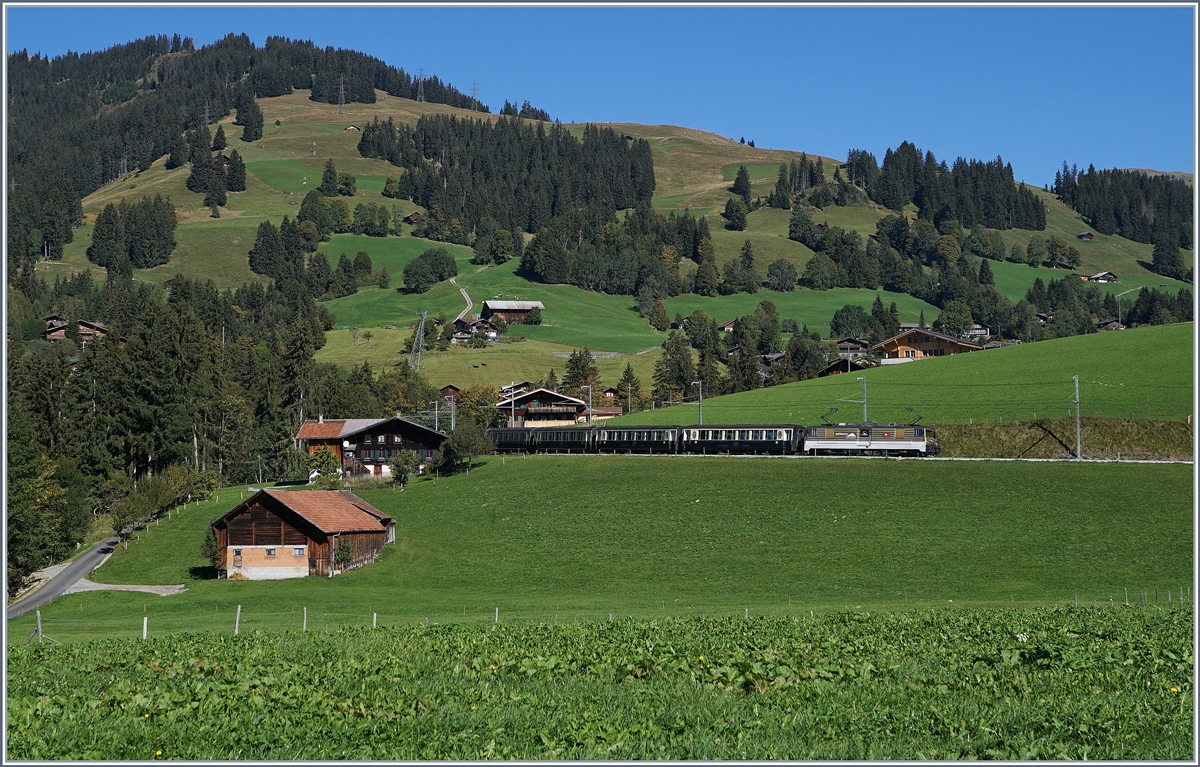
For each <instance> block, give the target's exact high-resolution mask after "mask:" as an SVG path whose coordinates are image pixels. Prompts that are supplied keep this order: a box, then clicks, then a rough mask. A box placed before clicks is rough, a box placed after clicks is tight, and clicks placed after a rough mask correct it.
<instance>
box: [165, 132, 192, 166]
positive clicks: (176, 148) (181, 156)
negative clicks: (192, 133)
mask: <svg viewBox="0 0 1200 767" xmlns="http://www.w3.org/2000/svg"><path fill="white" fill-rule="evenodd" d="M187 161H188V145H187V142H186V141H184V139H183V136H182V135H176V136H175V138H173V139H172V140H171V156H170V157H168V158H167V170H175V169H176V168H182V167H183V166H184V165H186V164H187Z"/></svg>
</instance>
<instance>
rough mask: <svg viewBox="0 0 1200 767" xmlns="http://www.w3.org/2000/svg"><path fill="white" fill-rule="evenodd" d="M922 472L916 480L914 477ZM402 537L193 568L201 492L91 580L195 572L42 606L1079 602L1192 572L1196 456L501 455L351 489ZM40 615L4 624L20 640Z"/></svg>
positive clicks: (250, 621) (294, 615) (313, 617)
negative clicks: (296, 557) (260, 574)
mask: <svg viewBox="0 0 1200 767" xmlns="http://www.w3.org/2000/svg"><path fill="white" fill-rule="evenodd" d="M916 488H920V491H919V492H915V491H914V489H916ZM359 493H360V495H362V497H363V498H365V499H366V500H368V501H369V502H370V503H373V504H375V505H376V506H378V507H379V508H381V509H383V510H384V511H386V512H388V513H389V514H392V515H393V516H394V517H395V518H396V520H397V528H396V541H397V542H396V544H395V545H394V546H388V547H387V548H386V549H385V550H384V554H383V556H382V558H381V559H380V560H379V561H378V562H376V563H374V564H373V565H371V566H369V567H364V568H362V569H359V570H354V571H352V572H350V573H348V574H346V575H343V576H338V577H337V578H334V579H318V578H301V579H294V580H289V581H279V582H259V581H243V582H237V581H216V580H197V578H198V577H199V576H201V575H202V574H203V573H204V572H205V569H204V565H205V562H204V559H203V557H201V556H200V544H201V541H202V539H203V536H204V529H205V526H206V524H207V523H208V521H209V520H210V519H212V518H213V517H214V516H216V515H217V514H218V513H220V512H222V511H224V510H227V509H229V508H231V507H232V506H233V505H234V504H235V503H237V501H238V500H239V498H240V495H239V494H238V493H237V492H236V491H231V490H228V489H226V490H222V491H221V493H220V498H221V501H220V502H215V501H214V502H209V503H205V504H198V505H193V506H191V507H189V508H188V510H186V511H185V512H183V514H182V515H177V516H175V518H174V519H173V520H171V521H170V522H167V521H163V522H162V525H161V526H160V527H155V526H151V527H149V528H147V529H146V530H143V531H142V532H141V534H140V535H141V540H140V542H135V543H132V544H131V545H130V547H129V550H128V551H126V550H124V549H118V550H117V551H116V552H115V554H114V555H113V557H112V558H111V559H110V560H109V561H108V562H107V563H106V564H105V565H104V566H103V567H101V568H100V569H99V570H97V571H96V572H95V573H94V575H93V577H94V578H95V579H96V580H98V581H104V582H111V583H163V584H170V583H185V584H187V591H185V592H183V593H182V594H179V595H176V596H171V597H157V596H152V595H147V594H139V593H128V592H91V593H84V594H77V595H71V596H68V597H64V598H61V599H58V600H56V601H55V602H53V603H52V604H51V605H49V606H47V607H45V608H43V610H42V618H43V623H44V626H45V627H46V631H47V633H49V634H50V635H51V636H54V637H55V638H56V639H60V640H67V639H72V638H83V637H89V636H125V637H129V636H134V635H136V633H137V632H139V631H140V629H141V623H142V621H141V618H142V616H143V614H145V615H148V616H149V619H150V627H151V630H152V631H156V632H160V633H161V632H167V631H181V630H221V631H227V630H228V629H229V628H230V626H231V623H232V619H233V612H234V608H235V607H236V606H237V605H238V604H241V605H242V606H243V608H242V609H243V612H242V621H243V622H242V630H243V631H251V630H253V629H256V628H263V629H280V628H289V627H296V626H298V624H299V621H300V612H301V608H302V607H304V606H306V605H307V606H308V608H309V627H310V628H316V627H322V626H330V625H337V624H344V623H350V624H353V625H363V624H364V622H365V623H366V624H367V625H369V624H370V619H371V618H370V616H371V613H373V612H375V613H378V614H379V620H380V621H381V625H395V624H397V623H400V622H411V621H414V620H419V619H421V618H423V617H424V616H430V617H431V619H432V620H436V621H452V620H453V621H484V620H491V619H492V617H493V615H494V610H495V609H496V608H499V609H500V614H501V617H502V618H504V619H509V620H511V619H517V618H522V617H524V618H531V617H539V618H543V619H547V620H549V619H552V616H553V615H554V614H556V613H557V614H559V615H560V616H561V617H562V619H565V620H571V619H575V618H597V617H600V616H606V615H607V614H608V613H614V614H616V615H637V616H644V617H662V616H665V615H670V616H675V617H679V616H688V615H700V614H709V615H712V614H725V615H728V614H732V613H737V614H741V613H742V611H743V610H744V609H747V608H748V609H749V610H750V611H751V613H752V614H755V615H764V614H779V615H801V614H805V615H806V614H807V613H808V611H809V610H810V609H811V610H814V611H821V610H830V609H843V608H845V607H846V606H850V607H854V606H861V607H864V608H871V609H874V608H883V607H887V608H897V609H903V608H904V606H905V605H907V606H909V607H914V606H920V605H924V606H935V605H936V606H944V605H947V604H949V603H948V601H947V600H953V603H954V604H955V605H956V606H964V605H968V604H976V605H998V604H1002V603H1006V604H1016V603H1022V602H1026V603H1039V604H1045V603H1048V602H1053V601H1062V600H1065V599H1070V598H1072V597H1074V596H1075V595H1078V596H1079V598H1080V600H1081V601H1087V602H1089V603H1090V601H1091V600H1092V599H1093V598H1096V599H1106V598H1107V597H1108V596H1110V595H1114V594H1116V595H1120V594H1121V593H1122V592H1121V589H1122V588H1124V587H1129V588H1130V589H1131V590H1146V589H1149V590H1151V591H1152V590H1153V589H1154V588H1155V587H1157V588H1159V589H1161V590H1164V591H1165V590H1166V589H1167V588H1176V587H1178V585H1179V584H1181V583H1187V582H1188V581H1189V580H1190V574H1191V572H1192V551H1191V540H1192V513H1191V509H1192V487H1191V468H1190V467H1187V466H1177V465H1133V464H1082V465H1080V464H1071V463H1056V464H1030V463H970V464H967V463H950V462H921V461H879V460H838V459H799V460H770V459H760V460H754V459H721V458H669V457H660V458H647V457H632V458H631V457H578V456H576V457H554V456H541V457H532V458H529V459H526V460H521V459H513V458H508V459H501V458H499V457H491V458H488V459H487V460H486V465H484V466H481V467H477V468H476V469H475V470H473V471H471V473H470V474H469V475H463V474H461V473H460V474H458V475H455V476H452V477H445V476H443V477H442V478H441V479H440V480H439V481H437V482H435V481H434V479H433V478H432V477H430V478H425V479H420V480H418V481H415V482H414V483H413V484H412V486H411V487H410V488H409V489H407V490H405V491H403V492H396V493H394V492H392V491H390V490H388V489H382V490H370V489H363V490H360V491H359ZM32 619H33V616H24V617H22V618H20V619H17V620H15V621H12V622H10V623H9V630H10V637H9V638H10V641H12V640H14V639H16V638H18V637H19V638H20V639H21V640H23V639H24V636H25V635H27V634H28V632H29V630H30V628H29V627H30V623H31V621H32Z"/></svg>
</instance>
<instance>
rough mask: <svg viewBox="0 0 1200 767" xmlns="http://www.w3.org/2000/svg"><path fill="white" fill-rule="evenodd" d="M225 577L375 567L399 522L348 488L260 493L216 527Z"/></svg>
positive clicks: (288, 575)
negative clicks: (375, 562)
mask: <svg viewBox="0 0 1200 767" xmlns="http://www.w3.org/2000/svg"><path fill="white" fill-rule="evenodd" d="M212 530H213V533H214V535H215V536H216V539H217V545H218V546H219V547H220V549H221V561H222V563H223V564H224V568H225V569H224V573H223V575H224V577H229V576H234V575H240V576H242V577H244V578H247V579H249V580H252V581H266V580H280V579H283V578H303V577H306V576H309V575H318V576H322V577H326V578H332V577H333V576H335V575H338V574H340V573H344V572H346V571H347V570H353V569H354V568H356V567H362V566H363V565H369V564H371V563H372V562H374V561H375V559H376V557H378V556H379V552H380V551H382V550H383V547H384V546H385V545H387V544H389V543H393V542H395V540H396V521H395V520H394V519H392V518H391V517H389V516H388V515H387V514H384V513H383V512H382V511H380V510H379V509H377V508H375V507H374V506H372V505H371V504H369V503H367V502H366V501H364V500H363V499H361V498H359V497H358V496H356V495H353V494H352V493H350V492H348V491H343V490H277V489H273V488H272V489H269V490H260V491H258V492H257V493H255V494H254V495H252V496H250V497H249V498H247V499H246V500H245V501H242V502H241V503H240V504H238V505H237V506H235V507H234V508H233V509H232V510H230V511H229V512H228V513H226V514H224V515H222V516H221V517H219V518H218V519H217V520H216V521H214V522H213V523H212Z"/></svg>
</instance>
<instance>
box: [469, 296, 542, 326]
mask: <svg viewBox="0 0 1200 767" xmlns="http://www.w3.org/2000/svg"><path fill="white" fill-rule="evenodd" d="M534 309H537V310H538V311H539V312H544V311H545V310H546V307H545V306H544V305H542V302H541V301H495V300H492V301H484V302H483V310H482V311H481V313H480V316H481V317H483V319H485V320H486V319H488V318H489V317H503V318H504V321H505V322H524V321H525V318H526V317H528V316H529V313H530V312H531V311H533V310H534Z"/></svg>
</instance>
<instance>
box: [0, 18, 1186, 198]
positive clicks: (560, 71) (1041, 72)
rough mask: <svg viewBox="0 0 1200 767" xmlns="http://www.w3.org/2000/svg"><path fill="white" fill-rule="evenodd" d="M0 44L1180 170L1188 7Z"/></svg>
mask: <svg viewBox="0 0 1200 767" xmlns="http://www.w3.org/2000/svg"><path fill="white" fill-rule="evenodd" d="M6 10H7V18H6V24H5V27H6V35H7V41H6V42H7V50H8V51H10V52H11V51H15V50H21V49H27V50H28V51H29V52H30V53H35V52H41V53H43V54H45V55H50V56H55V55H60V54H62V53H64V52H66V51H68V50H74V51H80V52H83V51H89V50H101V49H103V48H106V47H108V46H110V45H114V44H117V43H122V42H126V41H128V40H131V39H136V38H140V37H143V36H145V35H148V34H164V33H165V34H173V33H175V32H179V33H180V34H182V35H185V36H191V37H193V38H194V39H195V40H196V42H197V44H198V45H203V44H207V43H210V42H212V41H214V40H216V39H218V38H220V37H222V36H224V35H225V34H228V33H229V32H238V33H242V32H244V33H246V34H248V35H249V36H250V38H251V39H252V40H253V41H254V42H255V43H256V44H259V45H261V44H262V43H263V41H264V40H265V39H266V37H267V36H268V35H283V36H285V37H290V38H300V39H310V40H312V41H313V42H314V43H316V44H317V45H320V46H326V45H332V46H334V47H341V48H352V49H356V50H361V51H363V52H365V53H368V54H370V55H373V56H377V57H379V58H381V59H383V60H384V61H386V62H388V63H389V64H393V65H396V66H399V67H403V68H404V69H406V70H408V71H410V72H415V71H416V70H417V67H419V66H423V67H424V68H425V71H426V73H429V74H436V75H437V76H438V77H440V78H442V79H443V80H444V81H447V82H450V83H451V84H453V85H455V86H456V87H458V88H459V89H461V90H464V91H467V90H468V89H469V88H470V86H471V82H472V81H473V80H474V81H476V82H477V83H478V86H479V90H480V98H481V99H482V100H483V101H484V103H486V104H488V105H489V106H490V107H491V108H492V110H493V111H496V110H498V109H499V107H500V106H502V105H503V103H504V100H505V99H506V98H507V99H509V100H514V101H518V102H519V101H522V100H525V99H528V100H529V101H530V102H532V103H533V104H534V105H535V106H538V107H541V108H543V109H545V110H547V111H548V112H550V114H551V116H552V117H556V118H558V119H561V120H563V121H564V122H577V121H599V122H602V121H613V122H638V123H649V124H674V125H684V126H687V127H691V128H700V129H703V130H709V131H713V132H715V133H719V134H721V135H725V136H730V137H732V138H735V139H736V138H740V137H745V138H746V139H747V140H751V139H753V140H754V141H755V143H756V145H758V146H760V147H772V148H778V149H794V150H802V151H808V152H816V153H820V154H823V155H826V156H833V157H838V158H843V157H845V154H846V151H847V150H848V149H850V148H862V149H867V150H869V151H872V152H874V153H875V155H876V156H877V157H878V158H879V160H880V161H882V160H883V153H884V151H885V150H886V149H887V148H888V147H894V146H896V145H898V144H899V143H900V142H901V141H904V140H909V141H912V142H914V143H915V144H916V145H917V146H918V147H920V148H921V149H922V150H931V151H932V152H933V153H934V154H935V155H936V156H937V157H938V158H939V159H946V160H947V161H953V159H954V158H955V157H957V156H963V157H969V158H978V159H992V158H994V157H995V156H996V155H1001V156H1003V158H1004V159H1005V160H1006V161H1007V162H1011V163H1012V164H1013V168H1014V171H1015V173H1016V176H1017V178H1018V179H1022V180H1025V181H1029V182H1031V183H1037V184H1043V183H1047V182H1051V181H1052V180H1053V177H1054V171H1055V169H1056V168H1058V167H1059V166H1060V165H1061V163H1062V161H1063V160H1066V161H1067V162H1069V163H1078V164H1080V165H1081V166H1085V167H1086V165H1087V164H1088V163H1093V164H1095V165H1096V167H1098V168H1108V167H1143V168H1154V169H1157V170H1188V171H1190V170H1192V169H1193V166H1194V164H1195V154H1194V124H1195V122H1194V121H1195V111H1196V105H1195V100H1194V89H1195V84H1194V74H1193V71H1194V70H1193V68H1194V50H1193V47H1194V42H1193V9H1191V8H1132V7H1131V8H982V7H978V8H863V7H858V8H855V7H845V8H648V7H647V8H503V7H493V8H411V7H409V8H401V7H391V8H388V7H359V8H336V9H335V8H287V7H266V8H219V9H218V8H211V7H210V8H168V7H160V8H145V7H140V8H138V7H134V8H79V7H75V8H46V7H40V8H13V7H11V6H9V7H8V8H7V9H6Z"/></svg>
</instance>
